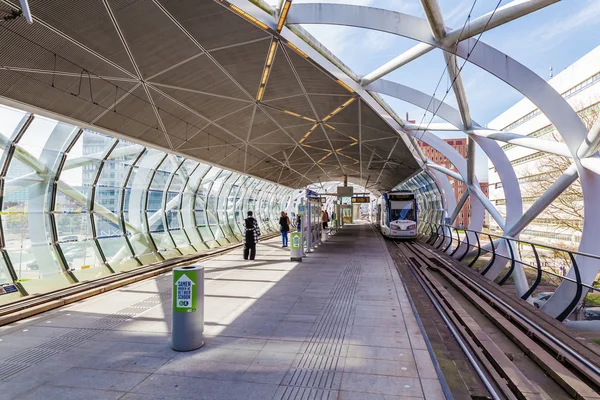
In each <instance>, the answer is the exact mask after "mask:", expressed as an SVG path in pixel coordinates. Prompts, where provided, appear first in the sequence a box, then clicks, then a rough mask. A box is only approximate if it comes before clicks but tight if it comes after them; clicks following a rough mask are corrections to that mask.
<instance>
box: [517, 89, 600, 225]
mask: <svg viewBox="0 0 600 400" xmlns="http://www.w3.org/2000/svg"><path fill="white" fill-rule="evenodd" d="M599 101H600V98H598V99H595V101H593V102H592V104H593V105H592V106H588V107H585V108H584V107H582V106H580V107H575V109H578V110H581V111H579V116H580V117H581V120H582V121H583V122H584V124H585V126H586V128H587V129H588V130H589V129H591V127H592V125H594V123H595V122H596V121H597V120H598V119H600V102H599ZM549 136H550V137H551V138H552V139H553V140H555V141H557V142H564V141H563V139H562V137H561V136H560V135H559V134H558V132H557V131H556V130H553V131H552V132H551V133H550V135H549ZM571 164H573V160H572V159H571V158H569V157H563V156H559V155H555V154H543V155H541V157H540V158H539V159H538V160H536V161H535V163H531V164H530V166H528V167H527V168H525V173H524V174H522V175H523V176H528V177H529V179H528V182H527V187H526V190H525V191H524V197H532V198H534V199H535V198H537V197H539V196H541V195H542V194H543V193H544V192H546V191H547V190H548V188H550V186H551V185H552V184H553V183H554V182H556V180H557V179H558V178H559V177H560V176H561V175H562V174H563V172H564V171H565V170H566V169H567V168H569V167H570V166H571ZM536 220H537V222H538V223H539V224H543V225H548V226H552V227H554V228H555V229H556V231H557V233H563V232H571V233H572V232H579V233H581V231H582V229H583V191H582V188H581V182H580V180H579V178H578V179H577V180H576V181H575V182H574V183H573V184H571V185H570V186H569V187H568V188H567V189H565V191H564V192H563V193H561V194H560V196H558V198H557V199H556V200H555V201H554V202H552V204H550V205H549V206H548V207H547V208H546V210H544V212H543V213H542V214H541V215H540V216H539V217H538V218H537V219H536ZM533 224H536V221H535V220H534V222H533Z"/></svg>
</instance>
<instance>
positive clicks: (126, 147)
mask: <svg viewBox="0 0 600 400" xmlns="http://www.w3.org/2000/svg"><path fill="white" fill-rule="evenodd" d="M0 146H2V157H1V158H0V181H1V183H2V184H1V185H0V196H1V199H2V201H1V203H0V205H1V210H0V228H1V230H0V249H1V252H2V257H0V304H6V303H9V302H12V301H15V300H17V299H19V298H20V297H23V296H27V295H35V294H41V293H46V292H50V291H53V290H57V289H61V288H64V287H67V286H69V285H71V284H74V283H78V282H84V281H90V280H94V279H98V278H101V277H103V276H107V275H110V274H113V273H117V272H122V271H129V270H133V269H136V268H139V267H141V266H144V265H148V264H150V263H154V262H159V261H164V260H169V259H173V258H177V257H182V256H186V255H191V254H196V253H199V252H202V251H206V250H208V249H211V248H215V247H219V246H226V245H231V244H235V243H239V242H241V240H242V234H243V232H244V230H243V220H244V218H245V217H246V214H247V212H248V211H250V210H251V211H254V215H255V216H256V218H257V219H258V221H259V223H260V226H261V230H262V232H263V235H264V234H269V233H275V232H277V230H278V224H277V221H278V220H279V212H280V211H281V210H283V209H285V207H286V205H287V204H289V203H290V201H291V196H292V190H291V189H289V188H287V187H283V186H280V185H277V184H274V183H272V182H266V181H262V180H259V179H255V178H252V177H249V176H245V175H242V174H240V173H237V172H232V171H228V170H224V169H222V168H218V167H215V166H211V165H207V164H203V163H200V162H197V161H194V160H191V159H185V158H183V157H180V156H177V155H174V154H169V153H166V152H163V151H160V150H156V149H151V148H145V147H144V146H142V145H139V144H134V143H131V142H128V141H126V140H121V139H116V138H112V137H109V136H105V135H102V134H99V133H97V132H93V131H90V130H86V129H81V128H79V127H76V126H73V125H69V124H65V123H62V122H58V121H54V120H51V119H48V118H44V117H42V116H39V115H32V114H28V113H25V112H22V111H19V110H16V109H12V108H8V107H3V106H0ZM15 289H16V292H13V290H15Z"/></svg>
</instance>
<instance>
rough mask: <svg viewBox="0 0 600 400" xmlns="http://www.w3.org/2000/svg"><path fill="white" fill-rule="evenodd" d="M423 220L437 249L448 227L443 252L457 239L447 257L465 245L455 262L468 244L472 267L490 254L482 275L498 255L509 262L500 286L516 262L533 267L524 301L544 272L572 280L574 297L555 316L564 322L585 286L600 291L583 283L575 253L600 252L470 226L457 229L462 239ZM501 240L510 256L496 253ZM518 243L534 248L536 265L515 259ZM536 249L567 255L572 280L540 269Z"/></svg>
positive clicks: (487, 270)
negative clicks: (474, 249) (484, 238)
mask: <svg viewBox="0 0 600 400" xmlns="http://www.w3.org/2000/svg"><path fill="white" fill-rule="evenodd" d="M424 223H425V224H428V225H429V227H430V230H431V234H430V237H429V239H428V240H427V243H428V244H430V245H432V246H434V247H436V248H437V249H440V247H442V245H444V244H446V240H447V239H448V235H447V234H446V230H448V232H449V239H450V241H449V243H448V244H447V246H445V248H444V249H443V250H442V251H443V252H444V253H447V252H448V250H449V249H451V248H452V246H453V243H454V241H456V248H454V250H453V251H452V252H451V253H450V257H453V256H454V255H455V254H456V253H457V251H458V249H459V248H460V247H461V246H462V245H466V251H465V252H464V254H462V255H461V256H460V257H458V260H457V261H459V262H460V261H462V260H463V259H464V258H465V257H466V256H467V254H468V253H470V249H471V247H477V254H476V255H475V256H474V258H473V259H472V260H470V261H469V263H468V264H467V266H469V267H471V268H472V267H473V266H474V265H475V263H476V262H477V260H478V259H479V258H480V256H481V255H482V252H485V253H487V254H490V253H491V257H490V259H489V261H488V262H487V264H486V266H485V267H484V268H483V269H482V270H481V272H480V274H482V275H485V274H486V273H488V272H489V271H490V269H491V268H492V266H493V265H494V264H495V263H496V260H498V258H500V259H504V260H506V261H509V262H510V266H509V268H508V271H507V272H506V273H505V274H504V275H503V276H502V278H500V279H499V280H498V284H499V285H503V284H505V283H506V282H507V280H508V279H509V278H510V276H511V275H512V274H513V272H514V270H515V267H516V264H517V263H518V264H519V265H521V266H522V267H525V268H531V269H535V270H536V272H537V273H536V277H535V280H534V282H533V283H532V284H531V286H530V287H529V288H528V290H527V291H526V292H525V293H524V294H523V295H522V296H521V298H522V299H523V300H527V299H528V298H529V297H530V296H531V295H532V294H533V292H534V291H535V290H536V288H537V287H538V286H539V284H540V283H541V281H542V275H543V274H547V275H550V276H553V277H556V278H559V279H561V280H562V281H567V282H571V283H574V284H575V285H576V290H575V296H574V297H573V299H572V300H571V301H570V303H569V304H568V305H567V306H566V307H565V309H564V310H561V312H560V313H559V314H558V316H557V317H556V319H557V320H559V321H563V320H564V319H566V318H567V317H568V316H569V315H570V314H571V313H572V312H573V311H574V310H575V309H576V308H577V307H578V305H579V303H580V302H581V300H580V299H581V297H582V295H583V293H584V292H583V291H584V289H587V290H591V291H600V288H597V287H594V286H592V285H588V284H585V283H583V282H582V280H581V271H580V267H579V265H578V263H577V260H576V257H577V256H579V257H588V258H592V259H595V260H600V255H596V254H587V253H583V252H580V251H574V250H567V249H561V248H560V247H556V246H551V245H547V244H541V243H536V242H531V241H527V240H521V239H516V238H513V237H508V236H504V235H498V234H494V233H488V232H480V231H476V230H473V229H463V228H461V229H460V230H462V231H463V232H464V233H465V235H464V239H463V238H462V237H461V235H460V232H459V229H458V228H456V227H454V226H451V225H446V224H437V223H431V222H424ZM453 232H456V238H455V237H454V235H453ZM469 234H473V235H475V239H476V241H477V245H476V246H475V244H473V245H472V244H471V241H470V239H469ZM481 235H484V236H487V239H488V240H489V246H491V250H490V249H489V248H488V249H485V248H483V246H482V244H481V240H480V236H481ZM440 238H442V240H441V242H440V243H439V244H437V246H435V245H436V243H437V242H438V240H439V239H440ZM502 240H503V241H505V242H506V245H507V246H508V253H509V255H506V253H504V254H499V253H498V246H497V243H498V242H497V241H502ZM495 242H496V243H495ZM519 244H525V245H528V246H530V247H531V249H532V251H533V255H534V257H535V265H532V264H529V263H527V262H524V261H522V260H521V259H518V258H517V255H516V254H515V251H514V247H513V246H515V245H516V246H517V247H518V245H519ZM538 248H542V249H548V250H552V251H558V252H562V253H566V254H568V255H569V259H570V264H571V268H574V269H573V271H574V275H575V279H573V278H570V277H567V276H563V275H560V274H557V273H555V272H553V271H549V270H544V269H543V268H542V263H541V261H540V255H539V253H538Z"/></svg>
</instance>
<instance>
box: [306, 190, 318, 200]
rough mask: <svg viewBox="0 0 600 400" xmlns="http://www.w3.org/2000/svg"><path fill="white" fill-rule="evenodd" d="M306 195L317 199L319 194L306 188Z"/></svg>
mask: <svg viewBox="0 0 600 400" xmlns="http://www.w3.org/2000/svg"><path fill="white" fill-rule="evenodd" d="M306 197H308V198H309V199H318V198H319V197H321V196H319V193H317V192H315V191H313V190H310V189H307V190H306Z"/></svg>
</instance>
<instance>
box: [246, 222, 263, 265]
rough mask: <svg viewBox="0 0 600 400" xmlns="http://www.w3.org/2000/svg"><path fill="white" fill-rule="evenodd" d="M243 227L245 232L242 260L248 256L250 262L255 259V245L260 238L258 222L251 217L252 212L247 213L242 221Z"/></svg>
mask: <svg viewBox="0 0 600 400" xmlns="http://www.w3.org/2000/svg"><path fill="white" fill-rule="evenodd" d="M244 227H245V228H246V232H245V233H244V260H247V259H248V256H250V259H251V260H254V257H256V243H258V237H259V236H260V228H259V227H258V222H257V221H256V219H255V218H254V217H253V216H252V211H248V218H246V219H245V220H244Z"/></svg>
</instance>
